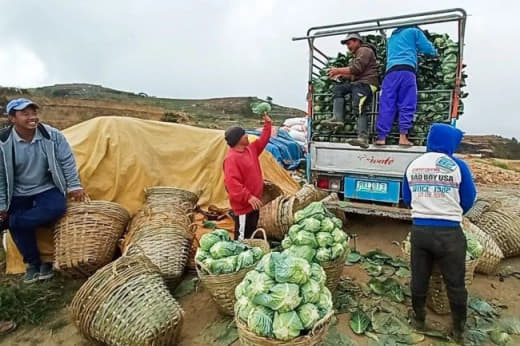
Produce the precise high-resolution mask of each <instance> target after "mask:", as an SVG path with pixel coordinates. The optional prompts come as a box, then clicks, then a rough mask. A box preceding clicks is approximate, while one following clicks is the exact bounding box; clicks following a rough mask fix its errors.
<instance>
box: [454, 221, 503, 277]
mask: <svg viewBox="0 0 520 346" xmlns="http://www.w3.org/2000/svg"><path fill="white" fill-rule="evenodd" d="M462 227H463V228H464V231H466V232H469V233H472V234H473V235H474V236H475V238H476V239H477V240H478V241H479V243H480V244H481V245H482V247H483V248H484V251H483V252H482V256H480V257H479V259H478V264H477V267H476V268H475V271H476V272H478V273H484V274H493V273H495V271H496V268H497V266H498V264H499V263H500V261H501V260H502V259H503V258H504V254H503V253H502V250H500V248H499V247H498V245H497V243H495V241H494V240H493V238H491V236H490V235H488V234H486V233H485V232H484V231H482V230H481V229H480V228H478V226H476V225H475V224H473V223H472V222H471V221H469V220H468V219H467V218H464V221H463V222H462Z"/></svg>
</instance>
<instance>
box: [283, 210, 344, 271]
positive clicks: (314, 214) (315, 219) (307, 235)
mask: <svg viewBox="0 0 520 346" xmlns="http://www.w3.org/2000/svg"><path fill="white" fill-rule="evenodd" d="M294 221H295V224H294V225H292V226H291V228H289V232H288V234H287V236H286V237H285V238H284V240H283V241H282V247H283V248H284V252H287V253H289V254H291V255H293V256H297V257H301V258H304V259H306V260H307V261H309V262H311V263H312V262H315V263H323V262H329V261H333V260H335V259H338V258H341V257H343V256H344V255H348V252H349V251H350V249H349V247H348V236H347V234H346V233H345V232H344V231H343V222H342V221H341V220H340V219H338V218H337V217H335V216H334V215H333V214H331V213H330V212H329V211H328V210H327V208H325V207H324V206H323V203H321V202H313V203H311V204H309V205H308V206H307V207H306V208H305V209H302V210H299V211H297V212H296V213H295V215H294Z"/></svg>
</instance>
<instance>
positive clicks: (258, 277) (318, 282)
mask: <svg viewBox="0 0 520 346" xmlns="http://www.w3.org/2000/svg"><path fill="white" fill-rule="evenodd" d="M325 282H326V274H325V272H324V270H323V269H322V268H321V267H320V266H319V265H318V264H316V263H312V264H311V263H309V262H307V261H306V260H304V259H302V258H299V257H295V256H292V255H290V254H287V253H279V252H272V253H269V254H267V255H265V256H264V257H263V258H262V259H261V260H260V262H259V263H258V264H257V266H256V268H255V270H252V271H250V272H249V273H247V275H246V276H245V277H244V279H243V281H242V282H241V283H240V284H239V285H238V286H237V287H236V290H235V295H236V299H237V301H236V303H235V317H236V323H237V327H238V335H239V338H240V341H241V342H242V344H243V345H280V344H285V343H291V344H296V345H300V344H301V345H316V344H318V343H319V342H320V341H321V340H322V339H323V337H324V335H325V333H326V331H327V329H328V325H329V323H330V319H331V317H332V315H333V309H332V297H331V293H330V291H329V290H328V288H327V287H326V286H325Z"/></svg>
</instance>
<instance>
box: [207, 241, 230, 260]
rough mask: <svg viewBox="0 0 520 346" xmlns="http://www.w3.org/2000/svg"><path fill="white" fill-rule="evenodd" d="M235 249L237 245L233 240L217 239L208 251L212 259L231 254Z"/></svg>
mask: <svg viewBox="0 0 520 346" xmlns="http://www.w3.org/2000/svg"><path fill="white" fill-rule="evenodd" d="M236 250H237V245H236V243H235V242H230V241H219V242H217V243H215V244H214V245H213V246H212V247H211V249H209V253H210V254H211V257H213V259H220V258H224V257H229V256H233V255H234V254H235V252H236Z"/></svg>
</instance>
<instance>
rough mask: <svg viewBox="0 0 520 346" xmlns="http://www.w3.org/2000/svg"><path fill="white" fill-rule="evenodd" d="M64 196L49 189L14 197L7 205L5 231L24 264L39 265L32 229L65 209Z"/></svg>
mask: <svg viewBox="0 0 520 346" xmlns="http://www.w3.org/2000/svg"><path fill="white" fill-rule="evenodd" d="M66 203H67V201H66V199H65V196H64V195H63V194H62V193H61V192H60V191H59V190H58V189H57V188H54V189H50V190H47V191H44V192H42V193H39V194H37V195H34V196H15V197H13V199H12V201H11V206H10V208H9V230H10V232H11V236H12V237H13V240H14V242H15V244H16V246H17V247H18V250H19V251H20V253H21V254H22V256H23V260H24V262H25V263H28V264H29V265H34V266H39V265H40V252H39V251H38V246H37V244H36V229H37V228H38V227H41V226H45V225H48V224H50V223H52V222H55V221H57V220H58V219H59V218H60V217H61V216H62V215H63V214H64V213H65V209H66Z"/></svg>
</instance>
